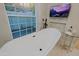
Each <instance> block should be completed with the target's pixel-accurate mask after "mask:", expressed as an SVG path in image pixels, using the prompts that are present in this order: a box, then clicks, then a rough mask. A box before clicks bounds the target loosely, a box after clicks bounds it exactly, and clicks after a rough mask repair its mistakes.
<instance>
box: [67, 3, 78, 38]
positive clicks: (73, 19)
mask: <svg viewBox="0 0 79 59" xmlns="http://www.w3.org/2000/svg"><path fill="white" fill-rule="evenodd" d="M70 26H72V27H73V29H72V31H73V33H74V35H75V36H78V37H79V4H78V3H76V4H74V3H73V4H72V8H71V12H70V15H69V18H68V22H67V26H66V31H67V30H68V29H69V28H70Z"/></svg>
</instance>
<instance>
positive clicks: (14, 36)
mask: <svg viewBox="0 0 79 59" xmlns="http://www.w3.org/2000/svg"><path fill="white" fill-rule="evenodd" d="M12 35H13V39H15V38H18V37H20V32H19V31H18V32H14V33H12Z"/></svg>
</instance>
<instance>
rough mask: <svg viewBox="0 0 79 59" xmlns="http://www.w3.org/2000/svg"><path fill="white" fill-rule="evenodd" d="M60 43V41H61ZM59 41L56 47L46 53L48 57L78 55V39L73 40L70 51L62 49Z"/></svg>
mask: <svg viewBox="0 0 79 59" xmlns="http://www.w3.org/2000/svg"><path fill="white" fill-rule="evenodd" d="M61 41H62V40H61ZM61 41H59V42H58V43H57V44H56V46H55V47H54V48H53V49H52V50H51V51H50V52H49V53H48V56H68V55H71V56H72V55H73V56H75V55H79V53H78V52H79V38H78V39H76V38H75V39H74V41H73V46H72V49H71V50H69V49H65V48H63V47H62V46H61V45H60V43H61Z"/></svg>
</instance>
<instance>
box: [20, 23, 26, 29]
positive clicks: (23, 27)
mask: <svg viewBox="0 0 79 59" xmlns="http://www.w3.org/2000/svg"><path fill="white" fill-rule="evenodd" d="M19 26H20V30H24V29H26V28H27V26H26V24H19Z"/></svg>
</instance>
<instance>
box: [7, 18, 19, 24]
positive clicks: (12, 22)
mask: <svg viewBox="0 0 79 59" xmlns="http://www.w3.org/2000/svg"><path fill="white" fill-rule="evenodd" d="M8 18H9V22H10V24H18V22H19V20H18V19H17V16H9V17H8Z"/></svg>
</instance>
